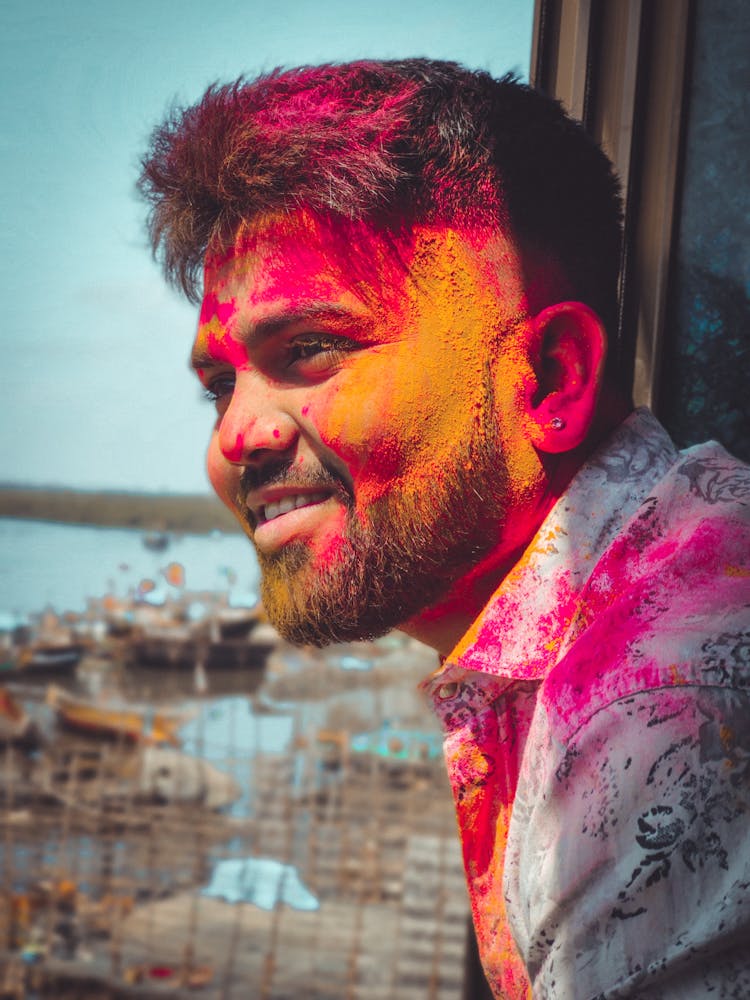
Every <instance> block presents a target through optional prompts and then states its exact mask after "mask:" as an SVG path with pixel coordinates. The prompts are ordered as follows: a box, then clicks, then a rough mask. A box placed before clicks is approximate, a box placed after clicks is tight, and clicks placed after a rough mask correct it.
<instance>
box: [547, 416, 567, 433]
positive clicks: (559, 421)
mask: <svg viewBox="0 0 750 1000" xmlns="http://www.w3.org/2000/svg"><path fill="white" fill-rule="evenodd" d="M549 425H550V427H551V428H552V430H553V431H561V430H562V429H563V427H564V426H565V421H564V420H563V418H562V417H553V418H552V419H551V420H550V422H549Z"/></svg>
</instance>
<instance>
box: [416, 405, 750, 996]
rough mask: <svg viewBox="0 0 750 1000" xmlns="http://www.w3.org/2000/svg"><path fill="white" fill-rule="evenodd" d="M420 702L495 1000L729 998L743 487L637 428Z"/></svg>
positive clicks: (740, 693)
mask: <svg viewBox="0 0 750 1000" xmlns="http://www.w3.org/2000/svg"><path fill="white" fill-rule="evenodd" d="M426 687H427V689H428V691H429V693H430V695H431V697H432V699H433V702H434V705H435V708H436V711H437V713H438V715H439V717H440V719H441V720H442V723H443V726H444V728H445V755H446V761H447V765H448V771H449V774H450V778H451V783H452V786H453V790H454V797H455V802H456V811H457V817H458V823H459V827H460V831H461V837H462V842H463V850H464V862H465V867H466V874H467V881H468V886H469V894H470V897H471V903H472V910H473V914H474V922H475V925H476V928H477V937H478V942H479V949H480V954H481V956H482V961H483V964H484V967H485V971H486V974H487V977H488V980H489V982H490V985H491V986H492V989H493V991H494V993H495V995H496V996H497V997H505V998H508V1000H515V998H517V997H528V996H532V995H533V996H534V997H537V998H560V1000H563V998H564V1000H594V998H596V1000H603V998H605V997H606V998H610V997H612V998H614V997H629V998H634V997H637V998H639V1000H640V998H644V1000H657V998H658V1000H693V998H698V997H700V998H703V997H716V998H720V997H721V998H729V997H733V998H750V690H749V687H750V468H748V467H746V466H743V465H742V464H741V463H739V462H737V461H735V460H734V459H733V458H732V457H731V456H729V455H728V454H727V453H726V452H725V451H724V450H723V449H722V448H721V447H720V446H719V445H717V444H714V443H710V444H706V445H701V446H698V447H695V448H692V449H690V450H688V451H685V452H682V453H678V452H677V451H676V450H675V448H674V446H673V444H672V442H671V441H670V439H669V438H668V436H667V435H666V433H665V432H664V430H663V429H662V428H661V426H660V425H659V424H658V423H657V421H656V420H655V418H654V417H653V416H652V415H651V414H650V413H649V412H648V411H646V410H637V411H636V412H635V413H634V414H632V415H631V416H630V417H629V418H628V420H627V421H625V423H624V424H622V425H621V426H620V428H618V430H617V431H616V432H615V433H614V435H613V436H612V437H611V438H610V439H609V441H608V442H607V443H606V444H605V446H604V447H603V448H602V449H600V451H599V452H598V453H597V454H595V455H594V456H593V457H592V458H591V460H590V461H589V462H588V463H587V464H586V465H585V466H584V467H583V468H582V469H581V470H580V471H579V473H578V474H577V476H576V477H575V479H574V480H573V482H572V483H571V484H570V487H569V489H568V491H567V492H566V494H565V495H564V496H563V497H561V499H560V500H559V501H558V503H557V504H556V506H555V507H554V509H553V510H552V511H551V513H550V514H549V516H548V517H547V519H546V520H545V522H544V524H543V525H542V527H541V529H540V530H539V532H538V533H537V535H536V537H535V538H534V540H533V541H532V543H531V545H530V546H529V548H528V549H527V551H526V552H525V554H524V556H523V558H522V559H521V560H520V561H519V563H518V564H517V565H516V566H515V567H514V569H513V570H512V571H511V572H510V574H509V575H508V576H507V577H506V578H505V580H504V581H503V583H502V584H501V586H500V588H499V589H498V591H497V592H496V593H495V595H494V596H493V597H492V599H491V600H490V602H489V604H488V605H487V607H486V608H485V609H484V611H483V612H482V614H481V615H480V617H479V618H478V620H477V621H476V622H475V623H474V625H473V627H472V628H471V629H470V631H469V633H468V634H467V635H466V636H465V637H464V639H463V640H462V641H461V642H460V643H459V645H458V646H457V647H456V649H455V650H454V651H453V653H452V654H451V655H450V656H449V657H448V658H447V660H446V662H445V663H444V664H443V665H442V667H441V668H440V670H439V671H438V672H437V673H436V674H435V675H433V677H432V678H430V679H429V681H428V682H426Z"/></svg>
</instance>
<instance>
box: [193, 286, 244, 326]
mask: <svg viewBox="0 0 750 1000" xmlns="http://www.w3.org/2000/svg"><path fill="white" fill-rule="evenodd" d="M234 311H235V307H234V303H233V302H231V301H230V302H221V301H220V299H219V298H218V296H217V295H216V293H215V292H208V293H207V294H206V295H205V296H204V299H203V302H202V304H201V311H200V318H199V321H198V322H199V324H200V325H201V326H203V325H204V324H206V323H210V322H211V320H213V319H216V320H218V321H219V323H220V324H221V325H222V326H223V327H226V325H227V323H228V322H229V320H230V319H231V318H232V314H233V313H234Z"/></svg>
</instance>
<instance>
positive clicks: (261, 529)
mask: <svg viewBox="0 0 750 1000" xmlns="http://www.w3.org/2000/svg"><path fill="white" fill-rule="evenodd" d="M334 505H335V506H337V507H340V506H341V504H340V503H339V502H338V501H337V500H335V499H334V498H333V497H327V498H326V499H325V500H319V501H318V502H317V503H310V504H306V505H305V506H304V507H295V509H294V510H290V511H288V512H287V513H286V514H279V516H278V517H275V518H274V519H273V520H272V521H264V522H263V524H259V525H258V526H257V528H256V529H255V531H254V532H253V541H254V542H255V544H256V546H257V547H258V549H260V551H261V552H264V553H266V554H270V553H272V552H275V551H276V550H277V549H280V548H281V547H282V546H283V545H286V544H287V543H288V542H291V541H294V540H295V539H298V538H303V537H306V536H309V535H311V534H312V533H313V532H314V531H316V530H318V529H319V528H320V527H321V526H322V525H323V524H324V523H326V522H328V521H329V520H330V517H331V514H332V513H333V507H334Z"/></svg>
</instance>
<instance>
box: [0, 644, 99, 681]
mask: <svg viewBox="0 0 750 1000" xmlns="http://www.w3.org/2000/svg"><path fill="white" fill-rule="evenodd" d="M85 651H86V647H85V646H84V645H83V644H81V643H72V642H45V641H37V642H32V643H30V644H28V645H25V646H16V647H11V648H7V649H5V650H4V655H3V658H2V662H1V663H0V678H2V680H4V681H6V680H39V679H45V680H49V679H53V678H59V677H63V676H67V675H69V674H71V673H73V671H74V670H75V668H76V667H77V666H78V664H79V662H80V660H81V657H82V656H83V654H84V652H85Z"/></svg>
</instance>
